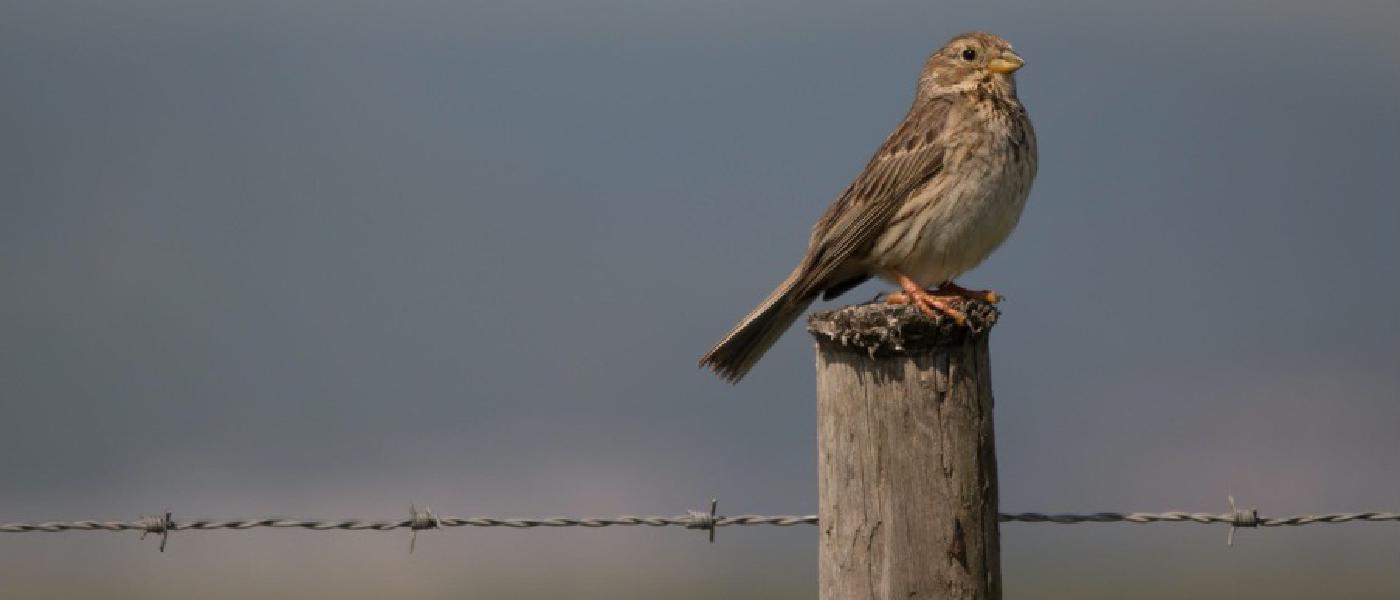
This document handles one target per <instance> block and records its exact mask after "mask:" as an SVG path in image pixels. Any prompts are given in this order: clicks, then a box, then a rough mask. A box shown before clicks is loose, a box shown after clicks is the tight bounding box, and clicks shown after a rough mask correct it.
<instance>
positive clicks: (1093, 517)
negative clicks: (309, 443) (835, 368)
mask: <svg viewBox="0 0 1400 600" xmlns="http://www.w3.org/2000/svg"><path fill="white" fill-rule="evenodd" d="M1230 504H1231V512H1228V513H1219V514H1216V513H1193V512H1182V511H1169V512H1159V513H1151V512H1134V513H1116V512H1099V513H1084V514H1079V513H1049V514H1047V513H1035V512H1025V513H1000V514H999V515H998V517H999V520H1000V521H1001V522H1002V523H1055V524H1060V525H1073V524H1080V523H1137V524H1147V523H1197V524H1207V525H1209V524H1225V525H1229V526H1230V538H1229V542H1230V543H1233V541H1234V530H1235V529H1236V528H1240V527H1249V528H1254V527H1297V526H1302V525H1312V524H1316V523H1350V522H1366V523H1376V522H1385V521H1397V522H1400V513H1396V512H1353V513H1330V514H1321V515H1297V516H1292V517H1261V516H1259V512H1258V511H1257V510H1254V509H1249V510H1240V509H1237V508H1235V507H1234V498H1231V499H1230ZM717 509H718V502H717V501H714V500H711V501H710V511H709V512H701V511H688V512H687V514H684V515H677V516H671V517H662V516H648V517H639V516H632V515H622V516H619V517H612V518H588V517H582V518H580V517H546V518H540V519H520V518H507V519H500V518H494V517H469V518H463V517H442V516H438V515H435V514H433V512H432V509H430V508H427V509H424V510H422V511H420V510H418V508H417V507H409V518H407V519H397V520H366V519H336V520H323V519H287V518H281V517H266V518H261V519H196V520H191V521H176V520H174V519H172V518H171V513H170V512H166V513H165V514H164V515H162V516H156V517H141V518H140V519H137V520H135V521H45V522H41V523H0V533H36V532H44V533H55V532H60V531H140V532H141V537H142V538H145V537H146V535H148V534H156V535H159V536H160V538H161V542H160V551H161V552H164V551H165V544H166V542H167V541H168V539H169V536H170V532H172V531H188V530H214V529H231V530H236V531H237V530H247V529H255V528H260V527H271V528H277V529H306V530H311V531H394V530H398V529H409V530H411V531H412V532H413V537H412V538H410V541H409V552H412V551H413V548H414V546H415V545H416V544H417V536H418V532H419V531H421V530H424V529H444V528H449V527H507V528H511V529H532V528H537V527H588V528H597V527H668V526H679V527H685V528H686V529H699V530H704V531H707V532H709V538H710V542H711V543H713V542H714V541H715V530H716V529H717V528H720V527H734V526H755V525H772V526H778V527H790V526H793V525H816V524H817V523H818V519H817V515H767V516H766V515H737V516H724V515H719V514H717V513H716V510H717Z"/></svg>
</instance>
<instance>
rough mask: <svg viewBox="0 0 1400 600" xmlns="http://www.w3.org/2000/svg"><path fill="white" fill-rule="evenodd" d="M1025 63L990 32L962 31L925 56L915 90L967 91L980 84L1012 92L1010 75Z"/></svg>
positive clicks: (1008, 44) (1012, 80)
mask: <svg viewBox="0 0 1400 600" xmlns="http://www.w3.org/2000/svg"><path fill="white" fill-rule="evenodd" d="M1025 64H1026V61H1025V60H1023V59H1022V58H1021V57H1020V56H1019V55H1017V54H1016V52H1015V51H1013V50H1012V49H1011V44H1010V43H1009V42H1007V41H1006V40H1004V39H1001V38H999V37H997V36H995V35H992V34H990V33H981V32H975V33H964V34H962V35H959V36H957V37H955V38H953V39H952V40H950V41H949V42H948V43H947V44H944V46H943V47H942V48H939V49H938V51H937V52H934V53H933V55H932V56H930V57H929V59H928V62H927V63H925V64H924V72H923V74H922V75H921V76H920V77H919V93H920V94H921V95H925V94H937V93H947V92H957V91H971V90H974V89H976V88H979V87H982V88H991V89H992V90H993V91H998V92H1009V93H1012V94H1014V93H1015V81H1014V79H1013V77H1012V74H1013V73H1015V72H1016V70H1017V69H1020V68H1021V67H1022V66H1023V65H1025Z"/></svg>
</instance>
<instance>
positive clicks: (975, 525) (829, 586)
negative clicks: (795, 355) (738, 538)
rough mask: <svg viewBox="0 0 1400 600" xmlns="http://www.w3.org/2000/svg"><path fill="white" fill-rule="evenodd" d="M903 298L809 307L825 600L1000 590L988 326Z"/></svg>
mask: <svg viewBox="0 0 1400 600" xmlns="http://www.w3.org/2000/svg"><path fill="white" fill-rule="evenodd" d="M968 312H969V314H970V317H971V323H972V325H973V327H971V328H967V327H961V326H957V325H954V324H953V323H950V322H947V321H946V319H939V321H937V322H934V321H930V320H928V319H926V318H924V317H922V316H920V315H918V314H917V313H916V312H915V311H914V310H913V309H911V308H908V307H905V306H885V305H875V304H871V305H862V306H854V307H847V308H843V309H839V310H834V311H828V312H823V313H817V314H815V315H813V316H812V317H811V319H810V320H809V325H808V331H809V332H811V333H812V335H813V337H815V338H816V339H817V432H818V454H819V457H818V461H819V472H820V484H819V485H820V502H819V510H820V517H821V542H820V586H821V587H820V589H821V595H820V597H821V598H822V600H852V599H857V598H860V599H867V598H880V599H884V598H898V599H916V598H939V599H953V598H976V599H986V598H1000V597H1001V565H1000V563H1001V557H1000V545H999V537H998V532H997V466H996V449H995V440H994V438H993V428H992V387H991V369H990V365H989V364H988V358H987V331H988V329H990V327H991V326H992V325H993V324H994V323H995V322H996V318H997V314H998V313H997V311H996V309H995V308H993V307H991V306H990V305H986V304H980V303H977V304H972V305H969V306H968Z"/></svg>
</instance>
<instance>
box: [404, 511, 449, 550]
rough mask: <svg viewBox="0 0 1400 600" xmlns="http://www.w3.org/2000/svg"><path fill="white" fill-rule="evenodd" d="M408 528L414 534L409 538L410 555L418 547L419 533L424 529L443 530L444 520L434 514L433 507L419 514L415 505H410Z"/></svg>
mask: <svg viewBox="0 0 1400 600" xmlns="http://www.w3.org/2000/svg"><path fill="white" fill-rule="evenodd" d="M408 515H409V519H408V527H409V529H410V530H412V531H413V533H412V534H411V535H410V536H409V538H408V553H409V554H413V549H414V548H415V547H417V546H418V531H419V530H422V529H442V519H439V518H438V516H437V515H435V514H433V507H431V506H425V507H423V510H422V512H419V510H418V507H417V506H415V505H412V504H410V505H408Z"/></svg>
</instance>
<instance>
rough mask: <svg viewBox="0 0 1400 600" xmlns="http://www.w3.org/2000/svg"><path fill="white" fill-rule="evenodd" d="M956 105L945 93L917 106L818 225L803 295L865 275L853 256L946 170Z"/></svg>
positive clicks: (814, 229)
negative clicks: (855, 269) (854, 269)
mask: <svg viewBox="0 0 1400 600" xmlns="http://www.w3.org/2000/svg"><path fill="white" fill-rule="evenodd" d="M951 106H952V103H951V102H950V101H949V99H947V98H939V97H935V98H931V99H924V100H921V101H920V102H918V103H917V104H915V105H914V107H913V108H911V109H910V110H909V114H908V115H907V116H905V117H904V122H903V123H900V125H899V127H896V128H895V130H894V131H893V132H892V133H890V135H889V137H887V138H885V142H884V143H883V144H881V145H880V149H879V150H877V151H876V152H875V156H873V157H871V159H870V162H869V163H867V164H866V165H865V170H863V171H861V173H860V175H858V176H856V179H855V181H852V182H851V185H850V186H848V187H847V188H846V191H844V192H842V193H841V195H840V196H839V197H838V198H837V199H836V201H835V202H833V203H832V204H831V207H830V208H828V209H827V210H826V214H824V215H822V218H821V220H819V221H817V224H816V225H814V226H813V227H812V240H811V243H810V245H809V247H808V250H807V257H806V262H807V265H806V266H807V268H806V269H805V275H806V276H805V277H803V278H802V282H801V284H800V289H801V290H802V292H803V293H804V294H803V295H808V294H815V293H816V292H819V291H822V290H823V289H824V288H826V287H827V286H830V285H835V284H840V283H841V282H840V281H833V279H834V278H836V277H846V278H849V277H851V276H853V275H860V274H859V273H851V272H850V266H851V264H852V263H851V259H852V258H856V257H862V256H863V255H864V254H866V253H867V252H868V251H869V250H870V248H871V247H872V246H873V245H874V244H875V241H876V240H877V239H879V237H880V234H882V233H884V232H885V231H886V229H887V227H888V226H889V224H890V220H891V219H892V218H894V215H895V214H896V213H897V212H899V207H900V206H901V205H903V204H904V201H905V200H906V199H908V197H909V196H910V195H911V194H912V193H913V192H914V191H915V190H917V189H919V188H920V187H922V186H923V184H925V183H927V182H928V181H929V180H930V179H933V178H934V177H936V176H937V175H938V174H939V173H940V172H942V170H943V158H944V149H945V148H944V146H945V144H946V142H945V140H944V139H943V137H942V133H943V128H944V123H946V122H947V119H948V112H949V110H950V108H951Z"/></svg>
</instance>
